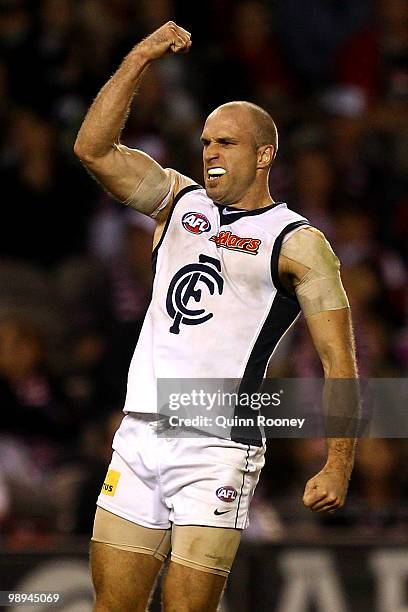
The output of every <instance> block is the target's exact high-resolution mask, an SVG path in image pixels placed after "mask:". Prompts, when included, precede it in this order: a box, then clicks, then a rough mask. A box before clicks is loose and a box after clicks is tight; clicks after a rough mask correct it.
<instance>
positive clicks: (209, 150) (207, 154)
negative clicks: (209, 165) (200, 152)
mask: <svg viewBox="0 0 408 612" xmlns="http://www.w3.org/2000/svg"><path fill="white" fill-rule="evenodd" d="M218 155H219V146H218V144H217V143H216V142H212V143H210V144H209V145H207V147H206V149H205V151H204V159H205V161H206V162H209V161H211V160H213V159H217V158H218Z"/></svg>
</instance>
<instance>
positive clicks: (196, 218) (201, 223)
mask: <svg viewBox="0 0 408 612" xmlns="http://www.w3.org/2000/svg"><path fill="white" fill-rule="evenodd" d="M181 223H182V225H183V227H184V229H186V230H187V231H188V232H190V233H191V234H202V233H203V232H209V231H210V229H211V223H210V222H209V220H208V219H207V217H206V216H205V215H203V213H199V212H188V213H186V214H185V215H183V218H182V220H181Z"/></svg>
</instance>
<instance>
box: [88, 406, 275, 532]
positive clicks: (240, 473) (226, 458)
mask: <svg viewBox="0 0 408 612" xmlns="http://www.w3.org/2000/svg"><path fill="white" fill-rule="evenodd" d="M154 425H155V424H154V423H149V422H147V421H146V420H142V419H141V418H138V417H137V414H128V415H126V416H125V417H124V419H123V421H122V423H121V425H120V427H119V429H118V431H117V432H116V435H115V438H114V440H113V445H112V446H113V449H114V452H113V455H112V461H111V463H110V466H109V469H108V473H107V476H106V479H105V482H104V484H103V485H102V490H101V493H100V495H99V497H98V501H97V505H98V506H100V507H101V508H104V509H105V510H108V511H109V512H112V513H113V514H116V515H118V516H121V517H123V518H125V519H128V520H129V521H133V522H135V523H138V524H140V525H144V526H145V527H150V528H157V529H168V528H169V527H170V526H171V524H172V523H174V524H176V525H204V526H210V527H230V528H235V529H244V528H245V527H246V526H247V525H248V512H249V504H250V502H251V499H252V496H253V494H254V491H255V487H256V485H257V483H258V480H259V475H260V471H261V468H262V467H263V465H264V462H265V458H264V454H265V447H264V446H263V447H256V446H250V445H248V444H241V443H238V442H231V441H229V440H223V439H220V438H209V437H206V436H198V437H194V438H187V437H174V438H163V437H159V436H158V435H157V433H156V431H155V428H154Z"/></svg>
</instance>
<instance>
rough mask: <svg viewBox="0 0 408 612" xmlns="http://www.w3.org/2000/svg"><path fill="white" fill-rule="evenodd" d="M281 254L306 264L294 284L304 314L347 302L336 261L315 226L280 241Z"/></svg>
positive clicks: (341, 305) (344, 305)
mask: <svg viewBox="0 0 408 612" xmlns="http://www.w3.org/2000/svg"><path fill="white" fill-rule="evenodd" d="M281 255H284V256H285V257H287V258H289V259H292V260H293V261H295V262H297V263H299V264H302V265H303V266H305V267H307V268H309V271H308V272H306V274H305V276H303V278H302V279H301V280H300V282H299V283H297V284H296V285H295V291H296V297H297V299H298V301H299V304H300V307H301V309H302V311H303V314H304V315H305V316H308V315H312V314H316V313H318V312H324V311H326V310H339V309H340V308H347V307H348V306H349V302H348V299H347V295H346V292H345V291H344V287H343V284H342V282H341V277H340V262H339V260H338V258H337V257H336V255H335V254H334V252H333V250H332V248H331V246H330V244H329V242H328V241H327V240H326V238H325V237H324V235H323V234H322V233H321V232H319V231H318V230H316V229H315V228H303V229H301V230H298V231H297V232H296V233H294V234H293V235H292V236H290V237H289V238H288V240H287V241H286V242H284V244H283V245H282V248H281Z"/></svg>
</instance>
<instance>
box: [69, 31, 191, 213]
mask: <svg viewBox="0 0 408 612" xmlns="http://www.w3.org/2000/svg"><path fill="white" fill-rule="evenodd" d="M190 46H191V40H190V34H189V33H188V32H186V30H183V28H180V27H179V26H177V25H176V24H175V23H173V22H171V21H170V22H168V23H166V24H165V25H164V26H162V27H161V28H159V29H158V30H156V31H155V32H153V34H151V35H150V36H148V37H147V38H146V39H144V40H143V41H142V42H140V43H139V44H138V45H136V46H135V47H134V48H133V49H132V50H131V51H130V53H129V54H128V55H127V56H126V57H125V59H124V60H123V62H122V64H121V66H120V67H119V68H118V70H117V71H116V72H115V74H114V75H113V76H112V78H111V79H110V80H109V81H108V82H107V83H106V85H105V86H104V87H103V88H102V89H101V91H100V92H99V94H98V96H97V97H96V99H95V101H94V103H93V104H92V106H91V108H90V109H89V111H88V113H87V115H86V117H85V120H84V122H83V124H82V126H81V129H80V130H79V133H78V136H77V140H76V142H75V147H74V151H75V154H76V155H77V156H78V157H79V158H80V160H81V161H82V162H83V163H84V165H85V166H86V167H87V168H88V170H89V171H90V172H91V174H93V175H94V176H95V178H96V179H97V180H98V181H99V182H100V183H101V184H102V185H103V186H104V187H105V189H107V191H109V192H110V193H111V194H112V195H114V196H115V197H116V198H118V199H119V200H121V201H124V202H125V203H127V204H129V205H131V206H132V207H134V208H136V209H137V210H139V211H141V212H144V213H147V214H152V213H153V212H154V211H155V209H156V208H157V207H158V205H159V204H160V203H161V202H162V201H163V199H164V198H165V197H166V195H167V194H169V192H170V190H171V188H172V186H173V177H172V175H171V172H169V171H168V170H164V169H163V168H162V167H161V166H160V165H159V164H158V163H157V162H156V161H154V160H153V159H152V158H151V157H149V156H148V155H146V154H145V153H143V152H142V151H138V150H135V149H130V148H128V147H126V146H124V145H122V144H120V134H121V131H122V128H123V126H124V124H125V121H126V117H127V115H128V112H129V108H130V104H131V102H132V99H133V96H134V94H135V90H136V87H137V85H138V84H139V82H140V80H141V78H142V75H143V72H144V71H145V70H146V69H147V67H148V66H149V64H150V63H151V62H152V61H154V60H157V59H160V58H161V57H163V56H164V55H166V54H168V53H182V52H186V51H188V50H189V48H190Z"/></svg>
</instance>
